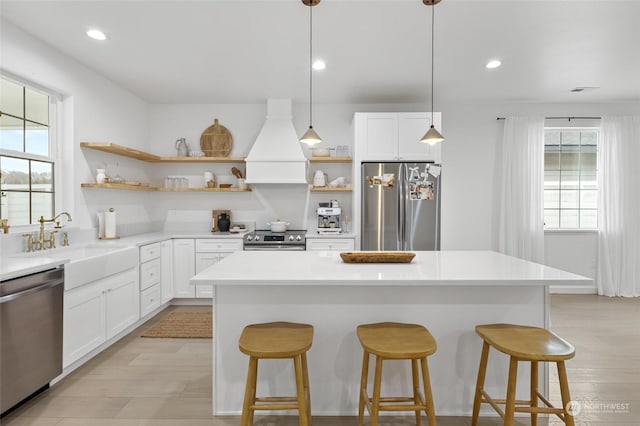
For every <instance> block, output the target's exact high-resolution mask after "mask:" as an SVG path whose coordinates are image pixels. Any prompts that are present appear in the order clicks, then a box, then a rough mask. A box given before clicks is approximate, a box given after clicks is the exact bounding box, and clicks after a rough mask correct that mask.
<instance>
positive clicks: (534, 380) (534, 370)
mask: <svg viewBox="0 0 640 426" xmlns="http://www.w3.org/2000/svg"><path fill="white" fill-rule="evenodd" d="M537 406H538V361H531V407H537ZM531 426H538V413H536V412H535V411H532V412H531Z"/></svg>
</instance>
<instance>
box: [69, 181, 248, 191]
mask: <svg viewBox="0 0 640 426" xmlns="http://www.w3.org/2000/svg"><path fill="white" fill-rule="evenodd" d="M80 186H81V187H82V188H97V189H125V190H129V191H159V192H251V189H250V188H247V189H238V188H158V187H155V186H142V185H129V184H126V183H83V184H81V185H80Z"/></svg>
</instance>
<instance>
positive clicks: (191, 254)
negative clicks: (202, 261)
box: [173, 238, 196, 297]
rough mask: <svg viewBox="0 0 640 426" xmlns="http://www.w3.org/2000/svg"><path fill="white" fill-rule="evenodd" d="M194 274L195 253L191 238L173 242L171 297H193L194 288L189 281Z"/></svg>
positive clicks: (194, 294) (194, 293) (193, 242)
mask: <svg viewBox="0 0 640 426" xmlns="http://www.w3.org/2000/svg"><path fill="white" fill-rule="evenodd" d="M195 274H196V252H195V241H194V240H193V238H180V239H175V240H173V296H174V297H195V296H196V289H195V286H193V285H191V284H189V280H190V279H191V277H193V276H194V275H195Z"/></svg>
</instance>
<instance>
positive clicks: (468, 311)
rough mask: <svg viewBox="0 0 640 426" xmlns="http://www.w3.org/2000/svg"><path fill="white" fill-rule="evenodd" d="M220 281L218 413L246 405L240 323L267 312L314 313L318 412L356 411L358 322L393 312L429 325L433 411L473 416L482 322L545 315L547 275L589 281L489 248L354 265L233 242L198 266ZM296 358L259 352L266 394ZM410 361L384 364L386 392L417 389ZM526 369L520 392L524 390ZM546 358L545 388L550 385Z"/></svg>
mask: <svg viewBox="0 0 640 426" xmlns="http://www.w3.org/2000/svg"><path fill="white" fill-rule="evenodd" d="M191 282H192V283H198V284H213V285H214V296H213V298H214V300H213V316H214V318H213V320H214V332H213V336H214V338H213V354H214V361H213V363H214V368H213V413H214V415H227V414H238V413H240V411H241V407H242V398H243V395H244V386H245V380H246V372H247V366H248V357H246V356H245V355H243V354H242V353H241V352H240V351H239V349H238V338H239V336H240V333H241V331H242V329H243V327H244V326H246V325H248V324H252V323H259V322H268V321H293V322H302V323H308V324H312V325H313V326H314V329H315V332H314V341H313V346H312V348H311V350H310V351H309V354H308V358H309V373H310V383H311V398H312V404H311V405H312V409H313V414H314V415H355V414H356V413H357V405H358V388H359V382H360V367H361V362H362V349H361V347H360V344H359V342H358V338H357V336H356V326H357V325H359V324H364V323H372V322H381V321H396V322H411V323H418V324H422V325H424V326H426V327H427V328H428V329H429V330H430V332H431V334H432V335H433V336H434V337H435V339H436V341H437V344H438V350H437V352H436V353H435V354H434V355H432V356H430V357H429V359H428V361H429V368H430V371H431V385H432V387H433V396H434V402H435V407H436V414H437V415H470V413H471V407H472V402H473V392H474V387H475V381H476V374H477V368H478V364H479V360H480V350H481V346H482V341H481V339H480V338H478V337H477V336H476V334H475V331H474V327H475V326H476V325H477V324H486V323H496V322H510V323H517V324H527V325H533V326H540V327H548V326H549V297H548V287H549V286H550V285H560V284H561V285H584V284H589V283H591V280H590V279H588V278H585V277H582V276H579V275H575V274H571V273H568V272H564V271H560V270H558V269H554V268H550V267H546V266H544V265H540V264H536V263H532V262H527V261H524V260H521V259H517V258H514V257H510V256H506V255H502V254H500V253H496V252H491V251H435V252H434V251H424V252H417V253H416V257H415V258H414V259H413V261H412V262H411V263H406V264H381V263H377V264H346V263H343V262H342V259H341V258H340V255H339V253H338V252H312V251H306V252H305V251H301V252H282V251H260V252H252V251H244V252H236V253H233V254H232V255H230V256H228V257H226V258H225V259H223V260H221V261H220V262H219V263H217V264H215V265H213V266H211V267H209V268H208V269H206V270H204V271H203V272H201V273H200V274H198V275H196V276H195V277H193V279H192V280H191ZM291 364H292V363H291V362H285V361H271V360H268V361H261V363H260V372H259V376H258V380H259V383H258V395H260V394H261V391H262V394H263V395H264V394H269V395H275V394H278V395H284V394H291V395H293V394H294V393H295V392H294V385H293V384H294V381H293V375H292V370H293V368H292V366H291ZM405 364H409V363H406V362H405V363H400V362H393V363H391V362H388V363H385V366H384V368H385V369H384V372H383V394H385V393H386V394H388V395H392V394H394V395H400V394H407V395H409V394H410V392H411V375H410V371H409V369H408V365H405ZM507 365H508V364H507V360H506V357H502V356H501V355H496V352H492V354H491V356H490V359H489V368H488V374H487V380H486V383H485V388H486V389H487V390H488V391H489V393H490V394H495V395H499V394H501V393H504V392H505V389H506V372H507ZM525 370H528V369H525V368H522V369H521V370H520V373H521V374H520V376H519V377H518V379H519V386H518V393H519V394H520V393H521V392H522V396H523V397H524V396H525V395H527V393H526V392H528V379H527V373H528V371H525ZM546 383H547V369H546V366H545V369H544V370H542V374H541V375H540V389H543V390H544V393H545V394H546V393H548V391H547V385H546Z"/></svg>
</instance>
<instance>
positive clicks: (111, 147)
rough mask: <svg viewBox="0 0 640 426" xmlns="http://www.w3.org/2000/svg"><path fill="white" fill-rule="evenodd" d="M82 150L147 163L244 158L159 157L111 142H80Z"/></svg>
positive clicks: (222, 160) (228, 160)
mask: <svg viewBox="0 0 640 426" xmlns="http://www.w3.org/2000/svg"><path fill="white" fill-rule="evenodd" d="M80 146H81V147H83V148H90V149H95V150H97V151H102V152H108V153H110V154H116V155H121V156H123V157H128V158H134V159H136V160H140V161H146V162H149V163H243V162H244V157H161V156H159V155H155V154H150V153H148V152H144V151H139V150H137V149H132V148H127V147H126V146H122V145H118V144H115V143H111V142H80Z"/></svg>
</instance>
